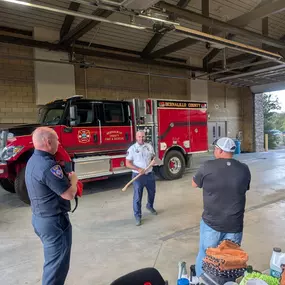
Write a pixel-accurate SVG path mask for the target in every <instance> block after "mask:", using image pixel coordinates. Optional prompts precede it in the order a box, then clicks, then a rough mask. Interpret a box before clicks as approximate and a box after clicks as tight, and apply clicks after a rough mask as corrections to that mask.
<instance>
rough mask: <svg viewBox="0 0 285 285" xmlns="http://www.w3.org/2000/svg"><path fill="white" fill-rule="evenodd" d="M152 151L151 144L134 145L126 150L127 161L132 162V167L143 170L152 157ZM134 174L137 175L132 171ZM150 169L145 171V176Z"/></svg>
mask: <svg viewBox="0 0 285 285" xmlns="http://www.w3.org/2000/svg"><path fill="white" fill-rule="evenodd" d="M154 155H155V153H154V149H153V147H152V145H151V144H149V143H144V144H142V145H140V144H138V143H135V144H133V145H132V146H130V148H129V149H128V152H127V157H126V159H127V160H130V161H132V163H133V165H134V166H136V167H139V168H142V169H145V168H146V167H147V166H148V165H149V164H150V162H151V160H152V158H153V157H154ZM132 171H133V172H134V173H138V171H136V170H134V169H133V170H132ZM151 171H152V167H151V168H150V169H148V170H147V171H146V173H145V174H147V173H150V172H151Z"/></svg>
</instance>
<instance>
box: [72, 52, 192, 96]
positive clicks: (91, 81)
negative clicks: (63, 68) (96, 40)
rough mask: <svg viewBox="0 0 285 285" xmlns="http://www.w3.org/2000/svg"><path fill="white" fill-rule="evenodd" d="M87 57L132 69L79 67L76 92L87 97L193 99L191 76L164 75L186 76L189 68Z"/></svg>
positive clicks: (109, 64) (116, 66)
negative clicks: (189, 79) (186, 69)
mask: <svg viewBox="0 0 285 285" xmlns="http://www.w3.org/2000/svg"><path fill="white" fill-rule="evenodd" d="M86 60H88V61H89V62H90V61H91V62H95V63H96V65H98V66H104V67H107V68H116V69H121V70H122V69H123V70H127V71H130V72H124V71H119V70H118V71H114V70H104V69H96V68H88V69H83V68H80V67H79V66H77V67H76V68H75V74H76V76H75V78H76V80H75V81H76V93H77V94H81V95H84V96H85V97H87V98H94V99H107V98H108V99H112V100H125V99H131V98H166V99H167V98H172V99H174V98H175V99H180V100H188V99H190V97H189V96H188V92H187V79H178V78H167V77H162V76H163V75H165V74H168V75H169V74H170V75H173V77H179V76H181V77H186V76H187V72H186V71H181V70H174V69H170V68H164V67H156V66H147V65H142V64H133V63H129V64H128V63H123V62H120V61H114V60H113V61H110V60H102V59H98V58H88V59H86ZM145 73H151V74H153V75H147V74H145ZM159 75H161V76H159Z"/></svg>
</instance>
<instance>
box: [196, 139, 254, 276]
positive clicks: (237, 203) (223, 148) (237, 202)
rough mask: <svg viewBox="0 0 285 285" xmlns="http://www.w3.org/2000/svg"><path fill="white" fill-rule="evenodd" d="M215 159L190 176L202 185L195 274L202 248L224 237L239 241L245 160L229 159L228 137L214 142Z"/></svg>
mask: <svg viewBox="0 0 285 285" xmlns="http://www.w3.org/2000/svg"><path fill="white" fill-rule="evenodd" d="M214 146H215V150H214V156H215V158H216V159H215V160H209V161H206V162H205V163H204V164H203V165H202V166H201V167H200V169H199V170H198V172H197V173H196V174H195V176H194V177H193V180H192V186H193V187H199V188H203V202H204V212H203V215H202V219H201V223H200V246H199V253H198V256H197V259H196V274H197V276H200V275H201V274H202V273H203V270H202V262H203V259H204V257H205V256H206V249H207V248H209V247H217V246H218V245H219V243H220V242H221V241H222V240H225V239H228V240H232V241H233V242H236V243H239V244H240V243H241V241H242V234H243V218H244V210H245V202H246V191H247V190H249V187H250V181H251V174H250V171H249V168H248V166H247V165H246V164H244V163H241V162H239V161H237V160H235V159H233V154H234V152H235V149H236V145H235V143H234V141H233V140H232V139H230V138H220V139H218V140H217V141H215V142H214Z"/></svg>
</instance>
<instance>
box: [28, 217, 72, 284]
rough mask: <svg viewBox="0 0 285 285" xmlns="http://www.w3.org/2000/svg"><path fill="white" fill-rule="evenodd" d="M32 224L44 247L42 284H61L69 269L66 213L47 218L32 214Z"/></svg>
mask: <svg viewBox="0 0 285 285" xmlns="http://www.w3.org/2000/svg"><path fill="white" fill-rule="evenodd" d="M32 224H33V227H34V230H35V233H36V234H37V236H38V237H39V238H40V239H41V241H42V244H43V248H44V259H45V262H44V268H43V277H42V285H63V284H64V282H65V279H66V276H67V273H68V270H69V264H70V252H71V244H72V226H71V223H70V221H69V217H68V214H59V215H57V216H53V217H47V218H42V217H39V216H35V215H33V217H32Z"/></svg>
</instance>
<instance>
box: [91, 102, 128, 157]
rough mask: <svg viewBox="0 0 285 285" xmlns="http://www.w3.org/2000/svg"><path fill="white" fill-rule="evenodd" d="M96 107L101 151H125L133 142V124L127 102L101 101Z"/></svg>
mask: <svg viewBox="0 0 285 285" xmlns="http://www.w3.org/2000/svg"><path fill="white" fill-rule="evenodd" d="M97 108H98V114H99V118H100V122H99V125H100V126H101V129H100V133H101V149H102V151H108V152H113V151H126V150H127V149H128V147H129V146H130V145H131V143H132V142H133V125H132V120H131V117H130V111H129V104H128V102H119V101H118V102H114V101H110V102H103V103H100V104H98V105H97ZM100 126H99V128H100Z"/></svg>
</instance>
